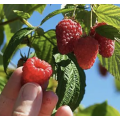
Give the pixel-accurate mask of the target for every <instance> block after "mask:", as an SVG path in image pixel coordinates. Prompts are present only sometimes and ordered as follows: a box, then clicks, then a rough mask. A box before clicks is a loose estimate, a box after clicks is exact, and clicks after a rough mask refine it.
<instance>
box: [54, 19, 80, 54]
mask: <svg viewBox="0 0 120 120" xmlns="http://www.w3.org/2000/svg"><path fill="white" fill-rule="evenodd" d="M81 35H82V28H81V25H80V24H79V23H77V22H75V21H72V20H71V19H64V20H62V21H60V22H59V23H58V25H57V26H56V38H57V46H58V50H59V52H60V53H61V54H68V53H70V52H73V49H74V43H75V42H76V40H77V39H79V38H80V36H81Z"/></svg>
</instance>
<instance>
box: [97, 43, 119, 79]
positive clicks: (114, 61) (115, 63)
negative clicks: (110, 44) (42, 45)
mask: <svg viewBox="0 0 120 120" xmlns="http://www.w3.org/2000/svg"><path fill="white" fill-rule="evenodd" d="M98 58H99V60H100V63H101V64H102V66H104V67H105V68H106V69H107V70H108V71H109V72H110V73H111V74H112V75H113V76H114V77H115V78H116V79H117V80H120V67H119V66H120V43H118V42H115V51H114V54H113V55H112V56H111V57H109V58H104V57H102V56H101V55H99V54H98Z"/></svg>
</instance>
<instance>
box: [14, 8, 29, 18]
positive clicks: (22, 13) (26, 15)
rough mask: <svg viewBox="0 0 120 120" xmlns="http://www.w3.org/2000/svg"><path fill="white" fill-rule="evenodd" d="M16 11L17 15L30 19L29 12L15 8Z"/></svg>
mask: <svg viewBox="0 0 120 120" xmlns="http://www.w3.org/2000/svg"><path fill="white" fill-rule="evenodd" d="M13 12H14V13H16V15H17V16H19V17H21V18H24V19H28V18H30V15H29V13H26V12H23V11H19V10H13Z"/></svg>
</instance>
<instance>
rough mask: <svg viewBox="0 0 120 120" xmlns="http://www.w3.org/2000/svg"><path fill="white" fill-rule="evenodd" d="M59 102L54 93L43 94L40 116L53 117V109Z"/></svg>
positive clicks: (46, 92)
mask: <svg viewBox="0 0 120 120" xmlns="http://www.w3.org/2000/svg"><path fill="white" fill-rule="evenodd" d="M57 101H58V97H57V95H56V94H55V93H54V92H52V91H45V92H44V93H43V102H42V106H41V110H40V113H39V115H40V116H51V114H52V111H53V109H54V108H55V106H56V104H57Z"/></svg>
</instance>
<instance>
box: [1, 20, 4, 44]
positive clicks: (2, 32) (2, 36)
mask: <svg viewBox="0 0 120 120" xmlns="http://www.w3.org/2000/svg"><path fill="white" fill-rule="evenodd" d="M0 22H1V21H0ZM3 41H4V28H3V26H1V27H0V46H1V45H2V43H3Z"/></svg>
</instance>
